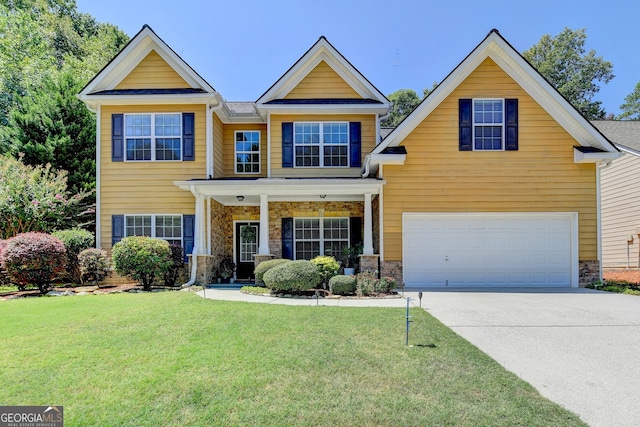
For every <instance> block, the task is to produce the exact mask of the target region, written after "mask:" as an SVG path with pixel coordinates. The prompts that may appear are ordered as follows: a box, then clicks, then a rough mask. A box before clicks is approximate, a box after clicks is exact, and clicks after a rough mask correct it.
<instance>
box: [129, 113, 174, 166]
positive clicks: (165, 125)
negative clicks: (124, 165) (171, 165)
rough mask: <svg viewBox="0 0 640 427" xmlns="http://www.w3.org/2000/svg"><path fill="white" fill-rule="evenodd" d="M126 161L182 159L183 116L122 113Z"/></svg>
mask: <svg viewBox="0 0 640 427" xmlns="http://www.w3.org/2000/svg"><path fill="white" fill-rule="evenodd" d="M124 138H125V153H126V157H125V158H126V160H127V161H136V160H150V161H152V160H181V159H182V158H181V153H182V115H181V114H179V113H170V114H165V113H163V114H125V116H124Z"/></svg>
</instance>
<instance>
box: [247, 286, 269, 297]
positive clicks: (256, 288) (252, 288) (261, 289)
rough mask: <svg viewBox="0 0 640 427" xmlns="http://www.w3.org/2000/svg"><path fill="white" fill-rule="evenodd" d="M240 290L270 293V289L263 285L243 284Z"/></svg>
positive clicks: (250, 292)
mask: <svg viewBox="0 0 640 427" xmlns="http://www.w3.org/2000/svg"><path fill="white" fill-rule="evenodd" d="M240 292H242V293H243V294H249V295H264V294H267V293H269V290H268V289H267V288H265V287H263V286H243V287H241V288H240Z"/></svg>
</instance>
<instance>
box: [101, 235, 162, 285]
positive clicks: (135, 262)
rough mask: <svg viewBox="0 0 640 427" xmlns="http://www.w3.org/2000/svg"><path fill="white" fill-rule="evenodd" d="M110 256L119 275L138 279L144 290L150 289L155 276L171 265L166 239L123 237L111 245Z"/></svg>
mask: <svg viewBox="0 0 640 427" xmlns="http://www.w3.org/2000/svg"><path fill="white" fill-rule="evenodd" d="M111 258H112V259H113V266H114V268H115V270H116V272H117V273H118V274H119V275H121V276H129V277H131V278H133V279H135V280H138V281H139V282H140V284H141V285H142V287H143V289H144V290H145V291H150V290H151V286H153V285H154V284H155V279H156V277H163V276H164V274H165V273H166V272H167V270H168V269H169V267H170V266H171V249H169V242H167V241H166V240H162V239H156V238H153V237H145V236H132V237H125V238H124V239H122V240H120V241H119V242H118V243H116V244H115V245H114V246H113V250H112V251H111Z"/></svg>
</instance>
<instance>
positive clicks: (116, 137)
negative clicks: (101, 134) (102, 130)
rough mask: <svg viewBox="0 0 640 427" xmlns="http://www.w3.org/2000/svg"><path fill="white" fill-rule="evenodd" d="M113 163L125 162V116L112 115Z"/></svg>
mask: <svg viewBox="0 0 640 427" xmlns="http://www.w3.org/2000/svg"><path fill="white" fill-rule="evenodd" d="M111 161H112V162H123V161H124V114H112V115H111Z"/></svg>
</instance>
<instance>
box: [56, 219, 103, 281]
mask: <svg viewBox="0 0 640 427" xmlns="http://www.w3.org/2000/svg"><path fill="white" fill-rule="evenodd" d="M51 235H52V236H54V237H57V238H58V239H60V240H61V241H62V243H64V247H65V249H66V250H67V263H66V264H65V269H66V271H67V276H68V279H69V280H71V281H72V282H73V283H80V282H81V281H82V273H80V265H79V264H78V254H79V253H80V252H82V251H83V250H85V249H87V248H90V247H92V246H93V233H91V232H89V231H87V230H82V229H80V228H73V229H70V230H60V231H54V232H53V233H51Z"/></svg>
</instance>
